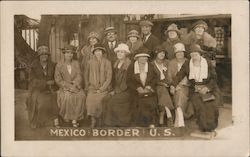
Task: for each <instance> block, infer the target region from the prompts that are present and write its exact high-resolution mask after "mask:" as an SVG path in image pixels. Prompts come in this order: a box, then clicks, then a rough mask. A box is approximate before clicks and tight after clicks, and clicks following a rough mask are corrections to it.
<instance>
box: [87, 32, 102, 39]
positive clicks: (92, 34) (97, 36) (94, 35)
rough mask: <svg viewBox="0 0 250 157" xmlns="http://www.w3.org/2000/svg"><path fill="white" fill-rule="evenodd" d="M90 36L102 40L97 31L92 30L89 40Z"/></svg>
mask: <svg viewBox="0 0 250 157" xmlns="http://www.w3.org/2000/svg"><path fill="white" fill-rule="evenodd" d="M90 38H96V39H97V40H98V41H100V36H99V34H98V33H96V32H90V33H89V36H88V38H87V40H88V41H89V39H90Z"/></svg>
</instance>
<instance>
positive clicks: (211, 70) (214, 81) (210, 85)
mask: <svg viewBox="0 0 250 157" xmlns="http://www.w3.org/2000/svg"><path fill="white" fill-rule="evenodd" d="M208 68H209V69H208V71H209V74H210V77H209V82H208V84H207V87H208V88H209V90H210V91H212V90H214V87H215V86H216V84H217V74H216V71H215V67H214V66H213V65H212V64H211V62H210V61H208Z"/></svg>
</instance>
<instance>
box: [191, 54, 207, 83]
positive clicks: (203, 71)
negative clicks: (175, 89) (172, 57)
mask: <svg viewBox="0 0 250 157" xmlns="http://www.w3.org/2000/svg"><path fill="white" fill-rule="evenodd" d="M189 69H190V72H189V79H190V80H192V79H194V80H195V82H202V81H203V79H207V77H208V64H207V61H206V59H205V58H203V57H201V64H200V69H199V70H198V71H197V70H196V69H197V68H196V67H195V66H194V64H193V59H190V62H189ZM197 76H198V77H197Z"/></svg>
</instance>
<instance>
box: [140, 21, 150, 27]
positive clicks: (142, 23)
mask: <svg viewBox="0 0 250 157" xmlns="http://www.w3.org/2000/svg"><path fill="white" fill-rule="evenodd" d="M139 25H140V26H151V27H152V26H153V25H154V24H153V23H152V22H150V21H148V20H143V21H141V22H140V23H139Z"/></svg>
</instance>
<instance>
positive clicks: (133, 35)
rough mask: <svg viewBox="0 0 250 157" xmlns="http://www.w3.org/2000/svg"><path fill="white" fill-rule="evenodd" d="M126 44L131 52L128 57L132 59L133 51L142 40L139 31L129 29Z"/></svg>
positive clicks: (138, 46) (140, 44) (139, 45)
mask: <svg viewBox="0 0 250 157" xmlns="http://www.w3.org/2000/svg"><path fill="white" fill-rule="evenodd" d="M127 45H128V47H129V50H130V52H131V54H130V58H131V59H133V58H134V53H135V51H136V50H137V49H139V48H140V47H141V46H142V45H143V43H142V40H141V38H140V35H139V32H138V31H136V30H131V31H130V32H129V33H128V41H127Z"/></svg>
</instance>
